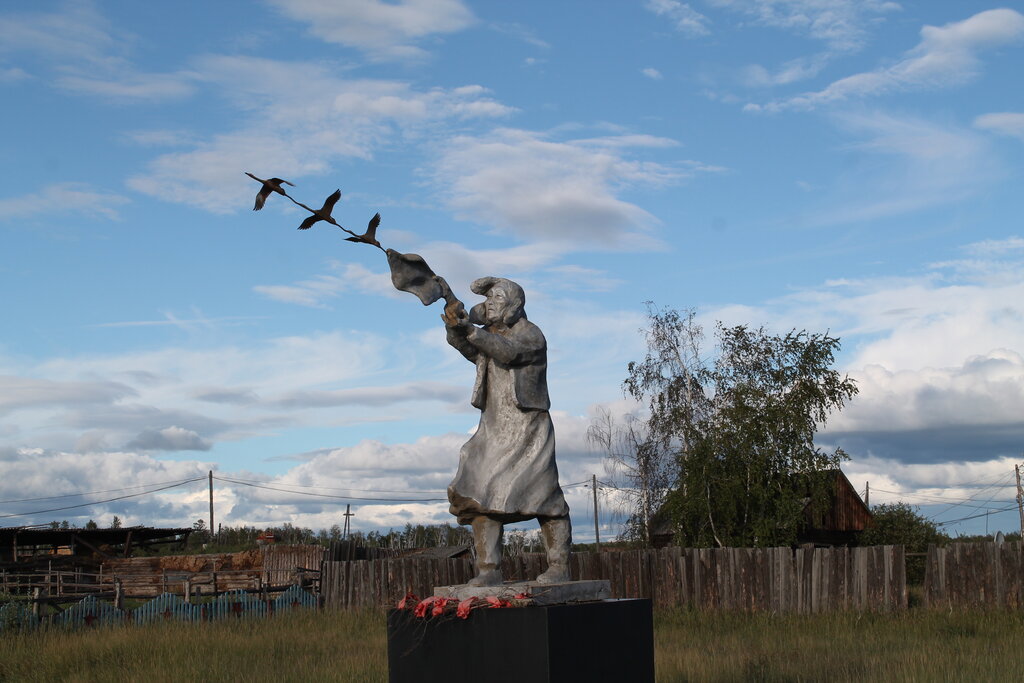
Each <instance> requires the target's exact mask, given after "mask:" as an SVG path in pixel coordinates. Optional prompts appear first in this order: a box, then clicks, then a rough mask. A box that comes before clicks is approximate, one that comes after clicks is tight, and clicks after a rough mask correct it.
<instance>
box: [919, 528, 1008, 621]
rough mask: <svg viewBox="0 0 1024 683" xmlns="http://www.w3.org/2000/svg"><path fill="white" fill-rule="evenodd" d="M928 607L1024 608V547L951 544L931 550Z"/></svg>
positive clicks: (926, 583) (926, 590) (927, 575)
mask: <svg viewBox="0 0 1024 683" xmlns="http://www.w3.org/2000/svg"><path fill="white" fill-rule="evenodd" d="M924 604H925V606H928V607H1007V608H1011V609H1013V608H1018V607H1021V606H1022V605H1024V547H1022V546H1021V544H1020V543H1019V542H1016V543H1002V544H996V543H952V544H950V545H948V546H946V547H943V548H940V547H937V546H934V545H932V546H929V547H928V556H927V561H926V563H925V573H924Z"/></svg>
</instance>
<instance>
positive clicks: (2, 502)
mask: <svg viewBox="0 0 1024 683" xmlns="http://www.w3.org/2000/svg"><path fill="white" fill-rule="evenodd" d="M186 481H195V480H194V479H175V480H173V481H154V482H152V483H149V484H136V485H135V486H125V487H124V488H119V489H104V490H102V491H82V492H81V493H62V494H60V495H57V496H41V497H39V498H17V499H14V500H0V505H6V504H8V503H29V502H32V501H36V500H55V499H57V498H73V497H75V496H91V495H93V494H94V493H114V492H115V491H130V490H131V489H141V488H146V487H147V486H163V485H164V484H173V483H175V482H177V483H179V484H184V483H185V482H186Z"/></svg>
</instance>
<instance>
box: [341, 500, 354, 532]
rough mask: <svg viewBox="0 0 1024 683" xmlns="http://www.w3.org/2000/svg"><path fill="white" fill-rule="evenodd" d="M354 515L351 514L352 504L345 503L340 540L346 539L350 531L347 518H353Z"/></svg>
mask: <svg viewBox="0 0 1024 683" xmlns="http://www.w3.org/2000/svg"><path fill="white" fill-rule="evenodd" d="M355 516H356V513H354V512H352V504H351V503H345V531H344V533H343V534H342V536H341V537H342V538H348V534H349V532H350V531H351V530H352V527H351V524H350V523H349V521H348V520H349V517H355Z"/></svg>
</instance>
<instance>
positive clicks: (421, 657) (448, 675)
mask: <svg viewBox="0 0 1024 683" xmlns="http://www.w3.org/2000/svg"><path fill="white" fill-rule="evenodd" d="M388 671H389V679H390V680H391V681H392V683H414V682H415V683H432V682H434V681H437V682H438V683H451V682H452V681H463V680H464V681H487V683H501V682H504V681H509V682H510V683H535V682H536V683H544V682H547V681H550V682H552V683H554V682H562V681H586V680H592V681H629V682H630V683H634V682H635V683H646V682H648V681H654V624H653V621H652V613H651V601H650V600H600V601H596V602H585V603H575V604H565V605H530V606H527V607H512V608H504V609H489V608H485V609H475V610H473V611H472V613H470V615H469V618H468V619H459V618H457V617H456V616H455V615H454V614H451V613H447V614H444V615H442V616H439V617H425V618H422V619H417V618H416V617H414V616H413V614H412V612H411V611H410V610H391V611H390V612H389V613H388Z"/></svg>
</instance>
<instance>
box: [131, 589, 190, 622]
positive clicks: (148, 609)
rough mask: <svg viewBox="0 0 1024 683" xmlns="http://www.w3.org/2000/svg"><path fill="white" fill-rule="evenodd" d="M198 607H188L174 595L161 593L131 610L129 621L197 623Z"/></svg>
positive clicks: (187, 604)
mask: <svg viewBox="0 0 1024 683" xmlns="http://www.w3.org/2000/svg"><path fill="white" fill-rule="evenodd" d="M200 607H201V606H200V605H190V604H189V603H187V602H185V601H184V600H182V599H181V597H180V596H177V595H175V594H174V593H161V594H160V595H158V596H157V597H155V598H153V599H152V600H150V601H149V602H147V603H146V604H145V605H140V606H139V607H136V608H135V609H133V610H132V611H131V612H130V614H131V620H132V621H134V622H135V623H136V624H150V623H152V622H154V621H198V620H199V618H200V614H199V610H200Z"/></svg>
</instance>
